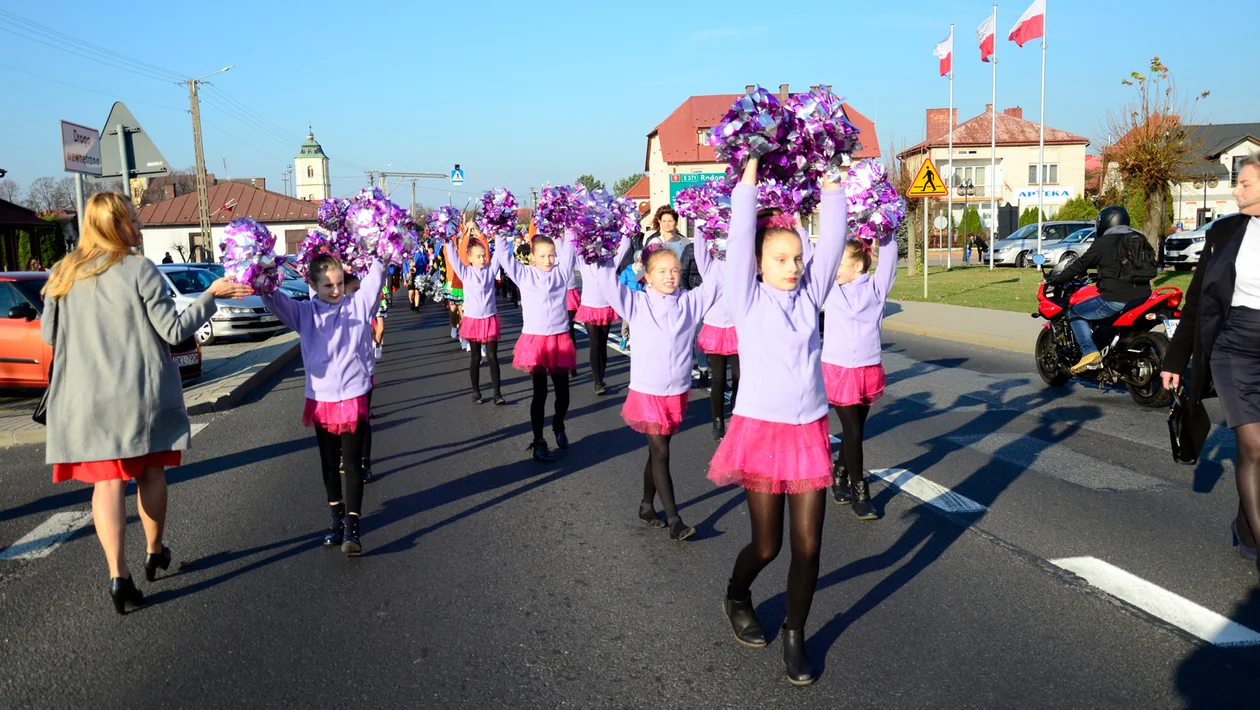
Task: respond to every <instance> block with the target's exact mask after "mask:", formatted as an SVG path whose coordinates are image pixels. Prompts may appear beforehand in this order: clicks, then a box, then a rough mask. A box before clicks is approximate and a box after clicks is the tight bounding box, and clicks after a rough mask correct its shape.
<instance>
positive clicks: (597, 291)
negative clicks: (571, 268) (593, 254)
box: [577, 259, 611, 308]
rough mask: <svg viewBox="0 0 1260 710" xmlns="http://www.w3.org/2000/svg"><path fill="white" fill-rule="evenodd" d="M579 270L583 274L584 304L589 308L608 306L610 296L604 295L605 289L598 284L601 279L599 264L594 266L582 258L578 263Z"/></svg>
mask: <svg viewBox="0 0 1260 710" xmlns="http://www.w3.org/2000/svg"><path fill="white" fill-rule="evenodd" d="M577 268H578V271H579V272H581V274H582V305H583V306H586V307H587V308H608V307H609V306H610V305H611V304H610V303H608V298H607V297H606V296H604V289H602V288H600V287H599V286H597V285H596V283H595V282H596V281H598V280H599V274H598V273H597V270H598V268H599V267H598V266H592V265H590V264H587V263H585V262H583V261H581V260H580V259H579V260H578V265H577Z"/></svg>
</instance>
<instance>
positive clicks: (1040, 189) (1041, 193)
mask: <svg viewBox="0 0 1260 710" xmlns="http://www.w3.org/2000/svg"><path fill="white" fill-rule="evenodd" d="M1047 4H1049V3H1047ZM1041 17H1042V20H1041V21H1042V29H1041V138H1040V142H1039V145H1038V148H1039V151H1038V155H1039V156H1040V157H1039V158H1038V159H1037V160H1038V162H1039V163H1040V164H1041V165H1040V166H1039V167H1038V173H1039V180H1038V181H1037V252H1038V253H1040V252H1041V217H1042V213H1043V212H1044V211H1045V199H1046V30H1045V11H1044V10H1043V11H1042V16H1041Z"/></svg>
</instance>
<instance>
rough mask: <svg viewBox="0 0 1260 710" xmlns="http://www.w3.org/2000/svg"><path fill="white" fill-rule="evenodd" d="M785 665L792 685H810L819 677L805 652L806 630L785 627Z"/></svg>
mask: <svg viewBox="0 0 1260 710" xmlns="http://www.w3.org/2000/svg"><path fill="white" fill-rule="evenodd" d="M783 665H784V666H786V667H787V678H788V682H789V683H791V684H792V685H809V684H810V683H813V682H814V680H815V679H816V678H817V674H816V673H815V671H814V664H813V662H811V661H810V660H809V655H808V654H806V653H805V630H804V629H789V628H787V627H786V626H785V627H783Z"/></svg>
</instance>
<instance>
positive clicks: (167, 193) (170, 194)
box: [162, 182, 175, 200]
mask: <svg viewBox="0 0 1260 710" xmlns="http://www.w3.org/2000/svg"><path fill="white" fill-rule="evenodd" d="M162 199H163V200H173V199H175V183H173V182H168V183H164V184H163V185H162Z"/></svg>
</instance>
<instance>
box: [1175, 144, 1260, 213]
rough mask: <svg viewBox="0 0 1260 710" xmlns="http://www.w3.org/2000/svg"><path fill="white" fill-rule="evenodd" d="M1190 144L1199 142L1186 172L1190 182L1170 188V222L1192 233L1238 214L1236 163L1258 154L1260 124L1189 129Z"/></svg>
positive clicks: (1259, 147)
mask: <svg viewBox="0 0 1260 710" xmlns="http://www.w3.org/2000/svg"><path fill="white" fill-rule="evenodd" d="M1190 128H1191V129H1193V132H1192V133H1191V136H1192V138H1191V140H1194V141H1195V142H1200V141H1201V142H1202V144H1203V145H1202V147H1201V148H1200V149H1199V150H1198V151H1196V156H1195V160H1194V161H1193V162H1192V163H1191V164H1190V165H1189V167H1188V168H1187V170H1186V172H1187V174H1189V175H1191V176H1193V177H1192V178H1191V179H1190V180H1187V181H1186V182H1183V183H1178V184H1175V185H1173V186H1172V194H1171V197H1172V200H1173V222H1174V223H1180V224H1181V225H1182V227H1183V228H1185V229H1194V228H1195V227H1198V226H1199V225H1202V224H1203V223H1205V222H1208V221H1210V220H1213V219H1216V218H1217V217H1222V216H1224V215H1228V214H1233V213H1235V212H1237V211H1238V203H1237V202H1235V201H1234V195H1233V191H1234V187H1235V186H1236V185H1237V184H1238V163H1239V162H1241V161H1242V159H1243V158H1244V157H1245V156H1248V155H1251V154H1252V153H1256V152H1260V123H1227V124H1221V125H1218V126H1191V127H1190Z"/></svg>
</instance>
